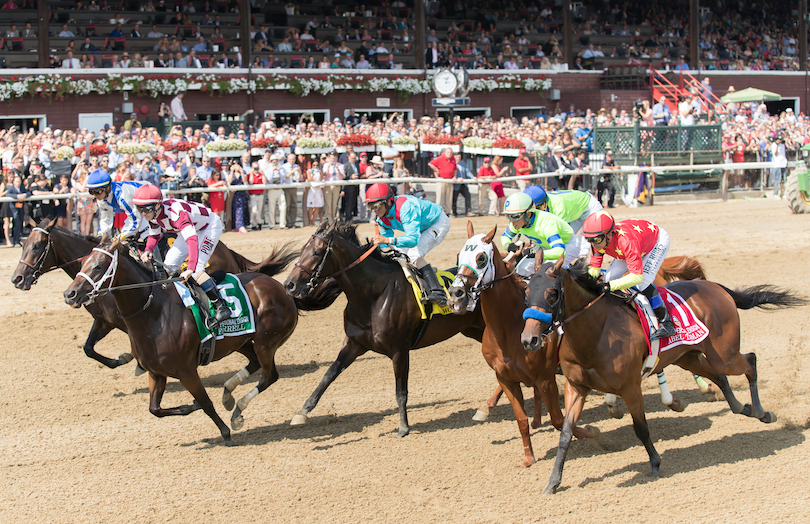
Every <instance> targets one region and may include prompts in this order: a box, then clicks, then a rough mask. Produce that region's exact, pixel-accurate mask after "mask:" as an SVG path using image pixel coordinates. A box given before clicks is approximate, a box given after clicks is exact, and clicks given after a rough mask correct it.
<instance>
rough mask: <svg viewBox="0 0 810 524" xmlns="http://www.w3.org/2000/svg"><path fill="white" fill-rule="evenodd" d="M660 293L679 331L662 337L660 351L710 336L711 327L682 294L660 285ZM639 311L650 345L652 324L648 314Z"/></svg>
mask: <svg viewBox="0 0 810 524" xmlns="http://www.w3.org/2000/svg"><path fill="white" fill-rule="evenodd" d="M658 293H659V294H660V295H661V299H662V300H663V301H664V304H666V306H667V311H669V314H670V316H671V317H672V322H673V323H674V324H675V329H676V330H677V331H678V334H677V335H675V336H672V337H665V338H662V339H661V349H660V350H659V351H664V350H667V349H669V348H671V347H674V346H677V345H678V344H686V345H688V346H692V345H695V344H698V343H700V342H702V341H703V339H705V338H706V337H708V336H709V328H707V327H706V326H705V325H704V324H703V322H701V321H700V320H699V319H698V318H697V317H696V316H695V313H694V312H693V311H692V308H690V307H689V305H688V304H687V303H686V301H685V300H684V299H683V298H682V297H681V296H680V295H678V294H677V293H675V292H673V291H669V290H668V289H666V288H664V287H659V288H658ZM636 309H637V310H638V306H636ZM638 313H639V319H641V326H642V327H643V328H644V332H645V333H647V346H648V347H649V345H650V339H649V333H650V326H649V324H648V323H647V318H646V316H645V315H644V314H643V313H642V312H641V311H640V310H638Z"/></svg>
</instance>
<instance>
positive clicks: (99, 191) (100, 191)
mask: <svg viewBox="0 0 810 524" xmlns="http://www.w3.org/2000/svg"><path fill="white" fill-rule="evenodd" d="M106 191H107V188H106V187H102V188H99V189H91V190H89V191H88V193H90V194H91V195H93V196H98V195H103V194H104V193H105V192H106Z"/></svg>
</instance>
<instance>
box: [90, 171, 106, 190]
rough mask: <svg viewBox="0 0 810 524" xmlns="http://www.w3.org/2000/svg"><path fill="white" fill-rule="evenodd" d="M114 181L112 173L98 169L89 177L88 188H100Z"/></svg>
mask: <svg viewBox="0 0 810 524" xmlns="http://www.w3.org/2000/svg"><path fill="white" fill-rule="evenodd" d="M111 182H112V178H110V174H109V173H108V172H106V171H104V170H103V169H96V170H95V171H93V172H92V173H90V176H89V177H87V184H86V186H87V189H98V188H100V187H104V186H107V185H109V184H110V183H111Z"/></svg>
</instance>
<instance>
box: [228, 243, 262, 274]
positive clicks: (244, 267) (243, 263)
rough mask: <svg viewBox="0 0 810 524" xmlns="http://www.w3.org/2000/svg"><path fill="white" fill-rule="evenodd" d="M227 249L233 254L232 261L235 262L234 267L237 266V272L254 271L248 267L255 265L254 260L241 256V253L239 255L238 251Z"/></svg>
mask: <svg viewBox="0 0 810 524" xmlns="http://www.w3.org/2000/svg"><path fill="white" fill-rule="evenodd" d="M229 250H230V252H231V255H233V260H234V262H236V267H237V268H238V269H237V271H236V272H237V273H248V272H250V271H255V270H253V269H250V268H252V267H255V266H256V265H257V264H256V263H255V262H253V261H252V260H249V259H247V258H245V257H243V256H242V255H240V254H239V253H237V252H236V251H234V250H232V249H230V248H229Z"/></svg>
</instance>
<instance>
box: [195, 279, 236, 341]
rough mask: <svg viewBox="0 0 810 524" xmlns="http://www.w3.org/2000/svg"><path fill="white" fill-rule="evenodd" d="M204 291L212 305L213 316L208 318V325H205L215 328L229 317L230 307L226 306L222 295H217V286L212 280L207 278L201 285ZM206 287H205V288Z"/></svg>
mask: <svg viewBox="0 0 810 524" xmlns="http://www.w3.org/2000/svg"><path fill="white" fill-rule="evenodd" d="M201 287H202V288H203V290H204V291H205V294H206V295H208V299H209V300H210V301H211V305H212V306H214V311H215V314H214V318H211V319H209V320H210V322H209V324H210V325H209V326H206V327H207V328H208V329H210V330H211V331H213V330H215V329H216V328H217V326H219V324H220V323H221V322H222V321H223V320H225V319H228V318H231V308H229V307H228V304H226V303H225V301H224V300H222V297H220V296H219V292H218V291H217V286H216V285H214V282H213V280H210V279H209V280H207V281H206V282H205V285H203V286H201ZM206 288H207V289H206Z"/></svg>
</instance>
